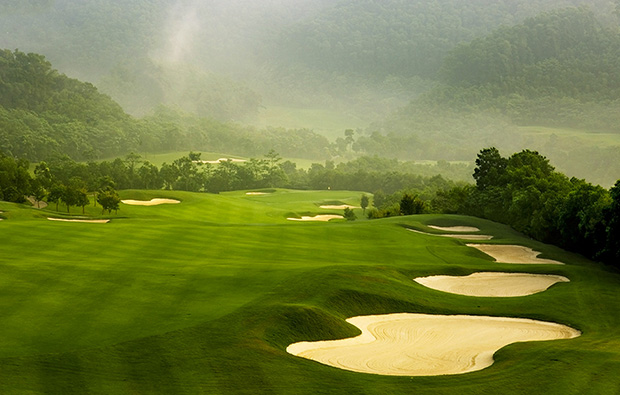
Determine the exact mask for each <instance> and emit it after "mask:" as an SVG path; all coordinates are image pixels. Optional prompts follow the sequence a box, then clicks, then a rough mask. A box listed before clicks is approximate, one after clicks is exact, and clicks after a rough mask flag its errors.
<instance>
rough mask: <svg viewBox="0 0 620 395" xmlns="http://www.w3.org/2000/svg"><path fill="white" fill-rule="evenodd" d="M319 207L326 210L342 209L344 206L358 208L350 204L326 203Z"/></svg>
mask: <svg viewBox="0 0 620 395" xmlns="http://www.w3.org/2000/svg"><path fill="white" fill-rule="evenodd" d="M320 207H321V208H323V209H326V210H344V209H345V208H350V209H354V208H359V207H357V206H351V205H348V204H341V205H335V204H326V205H323V206H320Z"/></svg>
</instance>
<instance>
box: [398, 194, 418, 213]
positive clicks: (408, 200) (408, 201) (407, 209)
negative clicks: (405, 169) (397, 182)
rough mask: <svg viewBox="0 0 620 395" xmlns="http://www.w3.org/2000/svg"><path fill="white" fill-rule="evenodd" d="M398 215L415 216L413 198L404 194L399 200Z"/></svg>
mask: <svg viewBox="0 0 620 395" xmlns="http://www.w3.org/2000/svg"><path fill="white" fill-rule="evenodd" d="M400 214H401V215H412V214H415V202H414V197H413V196H411V195H409V194H408V193H406V194H404V195H403V197H402V199H400Z"/></svg>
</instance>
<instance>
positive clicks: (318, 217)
mask: <svg viewBox="0 0 620 395" xmlns="http://www.w3.org/2000/svg"><path fill="white" fill-rule="evenodd" d="M342 218H344V217H343V216H342V215H333V214H323V215H315V216H314V217H309V216H303V217H301V218H287V219H288V220H289V221H321V222H327V221H331V220H332V219H342Z"/></svg>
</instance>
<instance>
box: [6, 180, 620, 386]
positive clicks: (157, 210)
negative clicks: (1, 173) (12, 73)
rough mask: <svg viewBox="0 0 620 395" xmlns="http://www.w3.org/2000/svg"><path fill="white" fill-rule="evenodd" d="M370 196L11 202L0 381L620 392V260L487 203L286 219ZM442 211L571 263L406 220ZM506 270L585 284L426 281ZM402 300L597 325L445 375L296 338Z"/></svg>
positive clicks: (343, 332) (128, 194)
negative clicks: (349, 358) (492, 294)
mask: <svg viewBox="0 0 620 395" xmlns="http://www.w3.org/2000/svg"><path fill="white" fill-rule="evenodd" d="M360 195H361V193H359V192H346V191H345V192H342V191H287V190H274V191H271V193H269V194H267V195H258V196H249V195H246V194H245V192H233V193H226V194H221V195H208V194H192V193H185V192H178V191H123V192H122V197H123V198H133V199H150V198H154V197H168V198H176V199H180V200H181V201H182V203H181V204H177V205H161V206H152V207H138V206H127V205H122V207H121V210H120V211H119V212H118V214H112V215H110V216H107V215H104V216H103V217H106V218H107V217H109V218H112V221H111V222H110V223H108V224H81V223H62V222H52V221H48V220H46V217H47V216H50V215H56V213H54V211H53V210H50V211H46V210H35V209H32V208H29V207H26V206H22V205H16V204H10V203H4V202H0V211H3V213H2V214H0V216H2V217H3V218H5V220H4V221H0V240H2V254H0V273H2V276H0V317H2V325H0V393H2V394H23V393H54V394H55V393H59V394H60V393H62V394H84V393H96V394H113V393H121V394H131V393H140V394H143V393H166V394H172V393H175V394H176V393H187V394H196V393H225V394H228V393H252V394H256V393H283V394H284V393H286V394H291V393H293V394H295V393H298V394H315V393H330V394H331V393H346V394H350V393H366V394H385V393H412V392H415V393H417V394H455V393H458V394H480V393H503V394H523V393H542V392H546V393H550V394H555V393H557V394H581V393H593V394H615V393H618V392H619V391H620V379H619V378H618V376H617V374H616V372H618V371H620V340H619V339H620V329H619V328H620V317H619V316H618V314H617V312H618V311H619V310H620V300H619V298H618V297H617V291H618V286H619V285H620V275H618V274H617V273H610V272H608V271H606V270H605V268H603V267H601V266H599V265H597V264H594V263H592V262H589V261H587V260H585V259H583V258H581V257H579V256H576V255H573V254H570V253H567V252H565V251H562V250H560V249H558V248H555V247H552V246H547V245H543V244H540V243H537V242H535V241H532V240H529V239H527V238H524V237H522V236H521V235H520V234H518V233H516V232H514V231H512V230H511V229H509V228H506V227H504V226H502V225H498V224H495V223H491V222H488V221H484V220H481V219H477V218H470V217H460V216H435V215H423V216H412V217H398V218H389V219H384V220H375V221H367V220H363V221H362V220H358V221H355V222H346V221H332V222H330V223H298V222H291V221H287V220H286V217H288V216H291V215H305V214H319V213H320V214H326V213H340V212H339V210H323V209H320V208H319V205H321V204H324V203H327V202H329V203H333V202H342V203H348V204H354V205H356V204H358V203H359V197H360ZM61 210H62V208H61ZM89 210H91V214H93V215H97V216H100V214H101V212H100V211H99V209H98V208H93V207H90V208H89ZM356 212H357V213H358V217H361V210H356ZM425 224H435V225H440V226H450V225H470V226H476V227H478V228H480V229H481V233H485V234H492V235H494V236H495V239H493V241H492V242H493V243H499V244H512V243H518V244H522V245H527V246H530V247H532V248H534V249H536V250H539V251H542V252H543V253H544V255H543V257H546V258H551V259H558V260H561V261H563V262H566V263H567V265H565V266H556V265H527V266H526V267H523V266H520V265H507V264H498V263H494V262H492V261H491V260H490V259H489V258H488V257H487V256H486V255H485V254H483V253H481V252H479V251H477V250H475V249H472V248H469V247H466V246H465V243H464V242H462V241H459V240H454V239H447V238H441V237H434V236H426V235H420V234H416V233H413V232H408V231H407V230H406V229H404V227H410V228H417V229H425ZM493 270H497V271H523V272H531V273H548V274H559V275H563V276H566V277H568V278H570V279H571V282H570V283H566V284H557V285H554V286H553V287H551V288H550V289H549V290H548V291H546V292H543V293H540V294H536V295H531V296H526V297H521V298H473V297H467V296H459V295H453V294H447V293H442V292H439V291H434V290H431V289H428V288H425V287H423V286H421V285H419V284H417V283H415V282H414V281H412V278H414V277H418V276H427V275H432V274H449V275H465V274H470V273H472V272H475V271H493ZM392 312H423V313H438V314H479V315H493V316H511V317H526V318H534V319H540V320H545V321H555V322H559V323H563V324H568V325H571V326H573V327H575V328H577V329H579V330H581V331H583V336H581V337H580V338H578V339H574V340H569V341H553V342H533V343H521V344H513V345H510V346H508V347H506V348H504V349H502V350H500V351H499V352H498V353H496V355H495V359H496V363H495V364H494V365H493V366H491V367H490V368H488V369H485V370H483V371H480V372H475V373H470V374H465V375H455V376H442V377H418V378H408V377H384V376H376V375H367V374H359V373H352V372H346V371H342V370H338V369H335V368H331V367H327V366H324V365H321V364H318V363H315V362H312V361H308V360H305V359H301V358H296V357H293V356H291V355H289V354H287V353H286V352H285V348H286V346H287V345H288V344H290V343H292V342H294V341H299V340H319V339H330V338H341V337H344V336H351V335H355V334H356V333H357V329H355V328H354V327H352V326H350V325H348V324H347V323H346V322H344V319H345V318H347V317H350V316H354V315H365V314H381V313H392Z"/></svg>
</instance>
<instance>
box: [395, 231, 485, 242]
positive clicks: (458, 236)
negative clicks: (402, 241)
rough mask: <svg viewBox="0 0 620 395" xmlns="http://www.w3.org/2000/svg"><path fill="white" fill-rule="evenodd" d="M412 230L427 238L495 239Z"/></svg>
mask: <svg viewBox="0 0 620 395" xmlns="http://www.w3.org/2000/svg"><path fill="white" fill-rule="evenodd" d="M407 230H410V231H412V232H415V233H419V234H422V235H427V236H439V237H450V238H453V239H462V240H491V239H492V238H493V236H489V235H462V234H456V235H453V234H438V233H427V232H422V231H419V230H415V229H407Z"/></svg>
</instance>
